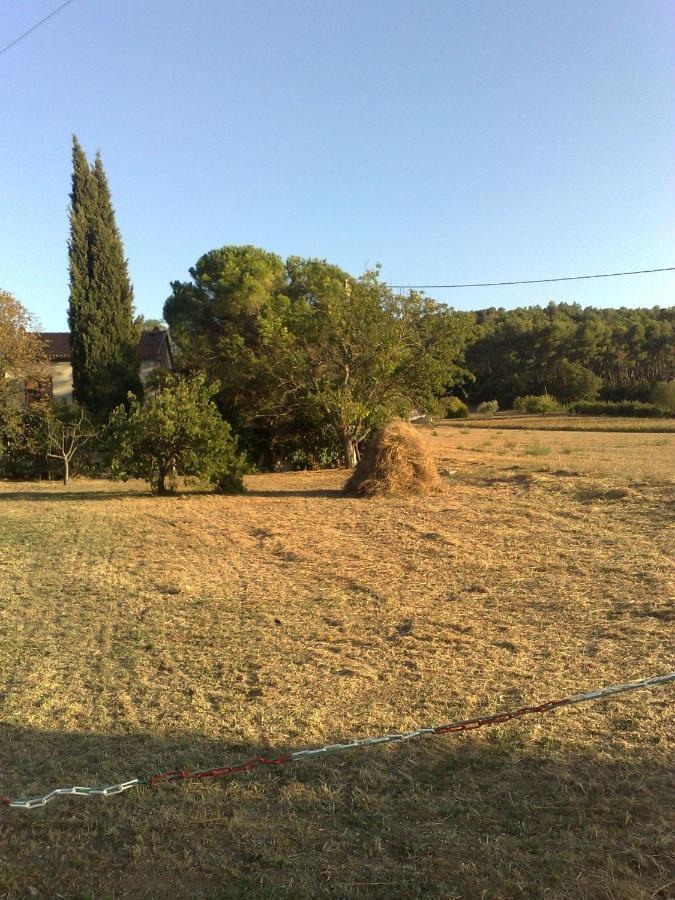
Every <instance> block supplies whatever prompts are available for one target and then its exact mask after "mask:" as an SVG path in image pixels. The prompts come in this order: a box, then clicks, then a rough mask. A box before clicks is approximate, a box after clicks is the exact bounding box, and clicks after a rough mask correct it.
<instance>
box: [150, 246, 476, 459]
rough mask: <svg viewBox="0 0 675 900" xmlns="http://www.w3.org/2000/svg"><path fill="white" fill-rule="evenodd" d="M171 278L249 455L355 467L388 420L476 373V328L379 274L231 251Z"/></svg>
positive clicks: (191, 353)
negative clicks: (469, 347)
mask: <svg viewBox="0 0 675 900" xmlns="http://www.w3.org/2000/svg"><path fill="white" fill-rule="evenodd" d="M190 274H191V276H192V281H191V282H174V283H173V284H172V289H173V290H172V295H171V296H170V297H169V299H168V300H167V302H166V304H165V307H164V317H165V319H166V321H167V322H168V323H169V326H170V328H171V334H172V336H173V339H174V340H175V341H176V343H177V344H178V346H179V348H180V349H181V351H182V353H183V355H184V359H185V361H186V363H187V364H188V365H189V366H193V367H196V368H200V369H203V370H204V371H206V372H208V373H209V374H210V375H211V377H215V378H218V380H219V381H220V385H221V390H220V393H219V395H218V396H219V402H220V404H221V408H222V409H223V412H224V413H225V415H226V416H227V417H228V418H229V419H230V420H231V421H233V423H234V424H235V427H236V428H237V429H239V430H240V431H241V432H242V433H243V434H244V435H245V436H246V438H247V443H248V446H249V448H251V449H254V450H256V451H258V452H262V453H264V454H267V456H268V458H272V459H273V458H274V456H275V454H276V453H277V452H280V451H281V449H283V451H284V453H285V454H286V455H288V453H291V454H292V453H293V452H295V453H300V454H304V455H305V456H306V457H312V456H313V457H315V458H316V459H318V460H320V461H323V462H330V461H331V460H332V461H337V459H338V458H340V457H341V458H342V459H343V461H344V462H346V463H348V464H353V463H354V462H355V459H356V455H357V453H358V446H359V444H360V443H361V442H362V441H363V440H365V438H366V437H367V436H368V434H369V433H370V432H371V431H372V430H373V428H375V427H376V426H377V425H379V424H381V423H382V422H383V421H384V420H385V419H386V418H388V417H390V416H391V415H393V414H395V413H399V412H402V411H405V410H406V409H409V408H410V407H411V406H413V405H415V404H419V403H424V402H426V401H429V400H431V399H432V398H434V397H437V396H440V395H442V394H443V393H445V392H446V391H447V389H448V388H449V387H451V386H452V385H453V384H456V383H458V382H459V381H461V380H463V379H465V378H467V377H468V375H469V373H468V372H467V370H466V369H465V368H464V366H463V363H462V352H463V348H464V346H465V344H466V342H467V339H468V336H469V334H470V332H471V327H472V321H471V318H470V317H468V316H465V315H464V316H462V315H459V314H456V313H454V312H453V311H452V310H449V309H448V308H447V307H444V306H441V305H439V304H437V303H435V302H434V301H432V300H428V299H426V298H424V297H422V296H421V295H420V294H416V293H409V294H406V295H398V294H395V293H394V292H393V291H392V290H391V289H390V288H388V287H387V286H386V285H385V284H383V283H382V282H381V281H380V279H379V273H378V272H377V271H373V272H366V273H365V274H364V275H362V276H361V277H359V278H352V277H351V276H349V275H348V274H347V273H346V272H344V271H343V270H342V269H340V268H339V267H338V266H334V265H331V264H329V263H327V262H326V261H325V260H316V259H302V258H300V257H290V258H289V259H288V260H287V261H286V263H285V264H284V263H283V261H282V260H281V259H280V257H278V256H276V255H274V254H271V253H267V252H266V251H264V250H260V249H258V248H255V247H223V248H221V249H220V250H214V251H211V252H210V253H207V254H205V255H204V256H203V257H201V258H200V259H199V260H198V262H197V264H196V266H195V267H194V268H193V269H191V270H190Z"/></svg>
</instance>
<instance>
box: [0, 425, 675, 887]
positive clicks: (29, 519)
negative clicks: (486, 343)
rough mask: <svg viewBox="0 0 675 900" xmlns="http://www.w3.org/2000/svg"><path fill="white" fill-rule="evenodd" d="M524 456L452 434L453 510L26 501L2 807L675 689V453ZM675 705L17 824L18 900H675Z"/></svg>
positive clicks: (520, 447) (374, 754) (145, 796)
mask: <svg viewBox="0 0 675 900" xmlns="http://www.w3.org/2000/svg"><path fill="white" fill-rule="evenodd" d="M499 430H500V429H499V427H497V428H495V429H493V430H491V431H490V432H484V431H483V432H478V431H469V430H468V429H466V428H464V429H462V428H455V427H450V426H440V427H439V428H437V429H436V435H434V436H431V437H430V440H431V442H432V447H433V449H434V453H435V455H436V457H437V459H438V462H439V465H440V466H441V467H443V469H444V470H446V474H445V475H444V476H443V481H444V491H443V493H440V494H438V495H435V496H433V497H431V498H425V499H402V500H395V499H377V500H364V499H352V498H346V497H344V496H342V495H341V494H340V488H341V486H342V484H343V482H344V479H345V473H344V472H337V471H333V472H316V473H297V474H274V475H256V476H251V477H249V479H248V488H249V492H248V494H247V495H246V496H243V497H220V496H212V495H204V494H199V493H188V494H184V495H182V496H179V497H175V498H166V499H160V498H156V497H151V496H149V495H148V494H147V493H145V489H144V486H143V485H140V484H131V483H129V484H126V485H125V484H112V485H111V484H108V483H104V482H87V481H76V482H74V483H73V484H72V486H70V487H69V488H67V489H65V488H64V487H63V486H61V485H57V484H42V485H36V484H8V483H4V484H1V485H0V697H1V698H2V699H1V707H0V708H1V710H2V712H1V715H0V719H1V724H0V794H5V795H9V796H30V795H33V794H36V793H42V792H43V791H44V790H46V789H47V788H50V787H54V786H59V785H70V784H101V783H111V782H116V781H119V780H123V779H127V778H130V777H134V776H136V775H138V774H139V773H140V774H152V773H154V772H156V771H161V770H163V769H166V768H175V767H180V768H183V767H186V768H187V767H195V766H204V765H215V764H218V763H223V762H225V761H229V762H238V761H241V760H242V759H245V758H248V757H249V756H250V755H252V754H258V753H267V752H268V751H272V752H274V751H281V750H287V749H298V748H302V747H306V746H312V745H315V744H323V743H326V742H330V741H335V740H340V739H350V738H356V737H361V736H364V735H371V734H372V735H375V734H380V733H383V732H388V731H392V730H399V729H409V728H413V727H416V726H418V725H425V724H433V723H440V722H444V721H449V720H452V719H455V718H462V717H465V716H471V715H474V714H482V713H491V712H495V711H498V710H501V709H505V708H510V707H513V706H516V705H519V704H522V703H530V702H536V701H541V700H545V699H549V698H555V697H558V696H564V695H566V694H568V693H573V692H577V691H581V690H585V689H590V688H594V687H600V686H602V685H606V684H612V683H617V682H623V681H628V680H633V679H637V678H639V677H641V676H646V675H656V674H662V673H665V672H667V671H670V670H672V669H673V668H674V667H673V652H672V651H673V646H674V641H673V637H674V629H673V620H674V614H673V606H672V605H671V601H672V590H671V588H672V582H671V581H670V580H669V579H670V577H671V576H672V558H671V556H670V554H671V550H672V546H673V531H672V479H671V473H672V461H673V449H674V448H675V436H669V435H656V434H639V433H635V434H613V435H609V434H608V435H605V434H597V433H594V434H567V433H557V432H548V433H546V434H541V435H538V436H534V435H532V434H530V433H529V432H518V433H511V432H509V433H508V434H505V433H501V434H500V433H498V432H499ZM467 431H468V433H465V432H467ZM537 446H538V447H539V448H540V449H539V450H533V448H535V447H537ZM541 448H547V449H541ZM673 699H674V695H673V688H672V687H671V686H665V687H661V688H658V689H655V690H654V691H652V692H646V691H645V692H635V693H632V694H628V695H626V696H624V697H619V698H615V699H610V700H607V701H600V702H596V703H593V704H585V705H582V706H578V707H572V708H568V709H562V710H559V711H557V712H553V713H550V714H548V715H545V716H543V715H542V716H531V717H528V718H523V719H520V720H517V721H514V722H511V723H508V724H506V725H502V726H498V727H494V728H491V729H482V730H480V731H476V732H472V733H468V734H465V735H450V736H443V737H440V736H439V737H434V738H428V739H420V740H418V741H415V742H410V743H408V744H403V745H392V746H389V747H384V748H379V749H370V750H359V751H351V752H350V753H349V754H343V755H336V756H332V757H325V758H323V759H321V760H319V761H312V762H304V763H298V764H295V765H291V766H283V767H279V768H275V769H271V770H265V771H262V772H258V773H253V774H245V775H239V776H236V777H234V778H233V779H231V780H229V781H204V782H192V783H180V782H175V783H169V784H166V785H163V786H159V787H156V788H152V789H149V788H146V789H143V790H136V789H134V790H132V791H130V792H129V793H127V794H124V795H122V796H120V797H113V798H110V799H108V800H100V799H84V798H58V799H57V800H55V801H54V802H53V803H51V804H50V805H49V806H48V807H46V808H45V809H44V810H38V811H36V812H23V811H14V810H9V809H7V808H4V809H3V808H2V807H0V838H1V840H0V896H3V897H5V896H6V897H27V896H33V897H82V898H84V897H96V898H99V897H101V898H103V897H105V898H108V897H110V898H122V897H167V898H168V897H223V898H225V897H232V898H234V897H263V898H276V897H298V898H305V897H306V898H310V897H336V898H343V897H344V898H347V897H364V896H369V897H382V898H388V897H406V898H408V897H413V898H414V897H426V896H429V897H443V898H481V897H484V898H516V897H528V898H531V897H546V898H589V900H591V898H608V900H610V898H611V900H633V898H641V900H647V898H661V900H665V898H668V897H672V896H673V895H674V893H675V885H674V883H673V881H672V879H673V856H672V852H673V830H672V821H673V799H674V794H673V786H674V785H673V775H672V764H673V749H674V742H673V727H672V725H673V717H672V709H673Z"/></svg>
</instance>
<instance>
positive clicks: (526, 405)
mask: <svg viewBox="0 0 675 900" xmlns="http://www.w3.org/2000/svg"><path fill="white" fill-rule="evenodd" d="M513 408H514V409H515V410H517V411H518V412H528V413H554V412H562V411H563V410H564V409H565V407H564V406H562V405H561V404H560V403H558V401H557V400H556V399H555V397H552V396H551V395H550V394H528V395H526V396H525V397H516V399H515V400H514V401H513Z"/></svg>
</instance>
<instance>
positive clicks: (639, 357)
mask: <svg viewBox="0 0 675 900" xmlns="http://www.w3.org/2000/svg"><path fill="white" fill-rule="evenodd" d="M475 323H476V335H475V337H474V338H473V339H472V340H470V342H469V343H468V345H467V348H466V366H467V368H468V369H469V371H470V372H471V373H472V376H473V380H469V381H467V382H466V383H465V385H464V390H465V391H466V395H467V397H468V399H469V401H470V402H471V403H475V404H477V403H480V402H481V401H484V400H497V401H498V402H499V405H500V407H501V408H509V407H510V406H511V405H512V404H513V401H514V400H515V398H516V397H522V396H525V395H539V394H550V395H552V396H553V397H555V398H556V399H557V400H559V401H561V402H562V403H569V402H572V401H576V400H595V399H600V400H611V401H625V400H639V401H646V400H648V399H649V398H650V395H651V393H652V391H653V389H654V386H655V385H656V384H657V383H659V382H668V381H672V379H673V378H675V308H674V307H669V308H660V307H653V308H651V309H646V308H643V309H625V308H622V309H597V308H595V307H586V308H582V307H581V306H579V305H578V304H569V303H549V304H548V305H547V306H545V307H540V306H533V307H520V308H518V309H513V310H504V309H486V310H482V311H480V312H478V313H476V314H475Z"/></svg>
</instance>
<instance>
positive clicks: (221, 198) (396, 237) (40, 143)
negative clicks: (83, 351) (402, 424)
mask: <svg viewBox="0 0 675 900" xmlns="http://www.w3.org/2000/svg"><path fill="white" fill-rule="evenodd" d="M60 2H61V0H3V2H2V3H0V46H4V45H5V44H7V43H9V41H10V40H12V39H13V38H14V37H16V36H17V35H18V34H19V33H21V32H22V31H24V30H26V29H27V28H29V27H30V26H31V25H33V24H34V23H35V22H36V21H37V20H38V19H40V18H42V17H43V16H45V15H46V14H47V13H49V12H51V11H52V10H53V9H54V8H55V7H56V6H58V5H59V3H60ZM674 26H675V5H674V4H673V2H672V0H631V2H625V0H583V2H578V0H564V2H561V0H509V2H499V0H470V2H467V0H458V2H455V0H406V2H403V0H359V2H355V0H339V2H338V0H312V2H310V0H265V2H255V0H236V2H235V0H143V2H138V0H74V2H73V3H71V4H70V5H69V6H67V7H66V8H65V9H64V10H63V11H62V12H60V13H59V14H58V15H56V16H55V17H53V18H52V19H50V20H49V21H48V22H46V23H45V24H44V25H43V26H42V27H41V28H39V29H38V30H36V31H35V32H33V33H32V34H31V35H30V36H29V37H28V38H26V39H25V40H23V41H21V42H20V43H18V44H17V45H16V46H15V47H13V48H12V49H10V50H8V51H7V52H6V53H4V54H2V55H0V111H1V114H0V286H1V287H3V288H5V289H6V290H10V291H11V292H12V293H14V294H15V295H16V296H17V297H18V298H19V299H20V300H21V301H22V302H23V303H24V304H25V305H26V306H27V307H28V308H29V309H30V310H31V311H32V312H34V313H35V314H37V316H38V317H39V319H40V320H41V322H42V325H43V327H44V328H46V329H48V330H60V329H64V328H65V327H66V309H67V303H68V277H67V249H66V243H67V239H68V220H67V207H68V192H69V190H70V170H71V135H72V133H73V132H75V133H76V134H77V135H78V137H79V138H80V141H81V143H82V145H83V146H84V148H85V150H86V152H87V153H88V154H89V155H90V156H91V158H93V156H94V154H95V152H96V150H97V149H100V150H101V153H102V155H103V163H104V166H105V169H106V172H107V174H108V178H109V181H110V186H111V190H112V195H113V202H114V204H115V208H116V212H117V221H118V225H119V227H120V230H121V232H122V235H123V238H124V243H125V250H126V254H127V256H128V257H129V268H130V273H131V277H132V280H133V283H134V288H135V295H136V306H137V308H138V311H139V312H142V313H143V314H144V315H145V316H146V317H158V316H160V315H161V310H162V305H163V302H164V300H165V298H166V297H167V295H168V293H169V291H170V282H171V281H172V280H177V279H178V280H180V279H185V278H187V277H188V269H189V267H190V266H191V265H193V264H194V262H195V261H196V260H197V258H198V257H199V256H200V255H201V254H202V253H204V252H206V251H207V250H210V249H213V248H214V247H219V246H222V245H223V244H256V245H258V246H261V247H264V248H266V249H268V250H272V251H275V252H277V253H279V254H281V255H282V256H287V255H289V254H298V255H301V256H317V257H322V258H327V259H328V260H330V261H331V262H335V263H337V264H338V265H341V266H343V267H344V268H346V269H347V270H348V271H350V272H352V273H353V274H358V273H359V272H360V271H362V270H363V269H364V268H365V267H367V266H371V265H373V264H375V263H376V262H380V263H382V266H383V275H384V277H385V278H386V279H387V280H388V281H389V282H391V283H394V284H398V283H454V282H463V281H500V280H511V279H518V278H537V277H547V276H556V275H575V274H585V273H594V272H611V271H617V270H628V269H642V268H650V267H656V266H668V265H675V249H674V248H673V215H672V213H673V205H672V201H673V178H672V174H673V160H674V159H675V153H674V151H675V131H674V129H673V125H674V116H673V112H674V103H673V99H674V97H673V94H674V92H673V85H674V84H675V57H674V56H673V40H674V38H675V27H674ZM674 288H675V273H664V274H659V275H645V276H638V277H633V278H616V279H607V280H603V281H591V282H580V283H574V282H573V283H568V284H560V285H538V286H537V285H535V286H527V287H511V288H500V289H483V290H477V289H474V290H464V291H436V292H434V291H430V292H429V293H430V294H432V295H433V296H436V297H438V298H439V299H443V300H447V301H448V302H450V303H451V304H452V305H453V306H455V307H456V308H458V309H474V308H482V307H486V306H505V307H513V306H518V305H528V304H533V303H546V302H548V301H549V300H550V299H556V300H566V301H569V302H574V301H576V302H579V303H582V304H583V305H591V304H592V305H598V306H621V305H624V306H639V305H647V306H651V305H654V304H659V305H671V304H672V303H673V297H674V293H675V291H674Z"/></svg>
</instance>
